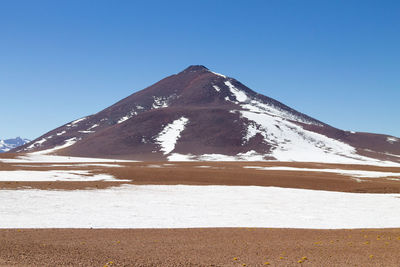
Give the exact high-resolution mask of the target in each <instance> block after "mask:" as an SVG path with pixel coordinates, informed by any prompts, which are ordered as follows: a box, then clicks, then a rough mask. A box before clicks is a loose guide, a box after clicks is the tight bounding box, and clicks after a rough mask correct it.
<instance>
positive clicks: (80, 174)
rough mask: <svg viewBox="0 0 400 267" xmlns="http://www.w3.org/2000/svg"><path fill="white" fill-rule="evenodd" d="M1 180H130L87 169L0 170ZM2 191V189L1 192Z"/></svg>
mask: <svg viewBox="0 0 400 267" xmlns="http://www.w3.org/2000/svg"><path fill="white" fill-rule="evenodd" d="M0 181H1V182H55V181H68V182H91V181H114V182H126V181H130V180H119V179H115V178H114V176H112V175H110V174H103V173H101V174H94V173H92V172H90V171H85V170H51V171H21V170H17V171H0ZM1 192H2V191H0V194H1Z"/></svg>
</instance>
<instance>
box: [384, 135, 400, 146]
mask: <svg viewBox="0 0 400 267" xmlns="http://www.w3.org/2000/svg"><path fill="white" fill-rule="evenodd" d="M386 141H388V142H389V143H391V144H393V143H395V142H399V139H397V138H396V137H388V138H386Z"/></svg>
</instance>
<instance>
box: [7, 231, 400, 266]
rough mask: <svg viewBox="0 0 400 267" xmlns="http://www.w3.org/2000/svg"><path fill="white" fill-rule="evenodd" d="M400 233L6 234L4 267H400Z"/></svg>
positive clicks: (24, 232) (174, 232) (39, 232)
mask: <svg viewBox="0 0 400 267" xmlns="http://www.w3.org/2000/svg"><path fill="white" fill-rule="evenodd" d="M399 251H400V229H382V230H380V229H373V230H371V229H368V230H302V229H252V228H219V229H218V228H217V229H215V228H207V229H206V228H203V229H143V230H114V229H96V230H94V229H92V230H91V229H20V230H19V229H2V230H0V266H264V265H270V266H302V265H304V266H400V254H399V253H398V252H399Z"/></svg>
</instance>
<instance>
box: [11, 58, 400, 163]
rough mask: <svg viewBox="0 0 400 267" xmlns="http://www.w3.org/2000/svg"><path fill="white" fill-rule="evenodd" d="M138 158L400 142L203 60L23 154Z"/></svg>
mask: <svg viewBox="0 0 400 267" xmlns="http://www.w3.org/2000/svg"><path fill="white" fill-rule="evenodd" d="M40 150H46V151H45V152H47V153H57V154H60V155H69V156H87V157H112V158H124V159H135V160H281V161H314V162H341V163H368V162H369V163H376V162H381V161H393V162H400V157H399V155H400V140H399V139H398V138H396V137H393V136H387V135H378V134H369V133H355V132H349V131H343V130H340V129H336V128H334V127H332V126H329V125H327V124H325V123H323V122H321V121H319V120H316V119H314V118H311V117H309V116H307V115H305V114H303V113H300V112H298V111H296V110H294V109H292V108H290V107H288V106H286V105H284V104H282V103H280V102H278V101H276V100H274V99H272V98H269V97H267V96H264V95H261V94H258V93H256V92H255V91H253V90H251V89H250V88H248V87H246V86H245V85H243V84H242V83H240V82H239V81H237V80H235V79H233V78H230V77H227V76H225V75H222V74H218V73H215V72H212V71H210V70H209V69H208V68H206V67H204V66H201V65H193V66H189V67H188V68H186V69H185V70H183V71H182V72H180V73H178V74H175V75H172V76H169V77H167V78H164V79H163V80H161V81H159V82H157V83H155V84H154V85H152V86H150V87H147V88H145V89H143V90H141V91H138V92H136V93H134V94H132V95H130V96H128V97H127V98H125V99H122V100H121V101H119V102H117V103H115V104H114V105H112V106H110V107H108V108H106V109H104V110H102V111H100V112H98V113H96V114H94V115H90V116H87V117H84V118H80V119H77V120H75V121H72V122H70V123H67V124H65V125H63V126H61V127H59V128H57V129H55V130H53V131H50V132H48V133H46V134H45V135H43V136H41V137H39V138H38V139H36V140H34V141H32V142H31V143H29V144H27V145H25V146H23V147H22V148H19V149H18V150H17V151H18V152H34V151H40Z"/></svg>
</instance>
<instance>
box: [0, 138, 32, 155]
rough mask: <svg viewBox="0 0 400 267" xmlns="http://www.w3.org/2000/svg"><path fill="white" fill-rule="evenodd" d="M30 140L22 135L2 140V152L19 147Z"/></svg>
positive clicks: (0, 146)
mask: <svg viewBox="0 0 400 267" xmlns="http://www.w3.org/2000/svg"><path fill="white" fill-rule="evenodd" d="M29 142H30V140H28V139H23V138H21V137H16V138H11V139H5V140H0V153H3V152H8V151H10V150H11V149H14V148H17V147H19V146H22V145H24V144H26V143H29Z"/></svg>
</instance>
